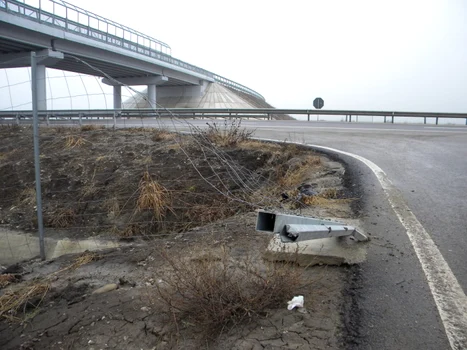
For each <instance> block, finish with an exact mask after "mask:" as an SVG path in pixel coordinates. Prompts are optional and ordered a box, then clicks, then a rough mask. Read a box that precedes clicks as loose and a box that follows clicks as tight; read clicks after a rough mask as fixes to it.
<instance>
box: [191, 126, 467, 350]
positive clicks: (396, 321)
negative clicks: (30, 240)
mask: <svg viewBox="0 0 467 350" xmlns="http://www.w3.org/2000/svg"><path fill="white" fill-rule="evenodd" d="M194 123H195V124H199V125H203V124H205V123H206V122H205V121H194ZM242 125H243V126H245V127H248V128H254V129H256V133H255V135H256V136H257V137H264V138H271V139H277V140H288V141H294V142H302V143H307V144H314V145H321V146H327V147H332V148H335V149H339V150H342V151H346V152H350V153H354V154H357V155H360V156H363V157H365V158H367V159H368V160H370V161H372V162H374V163H375V164H376V165H378V166H379V167H380V168H382V169H383V170H384V171H385V172H386V174H387V176H388V177H389V179H390V180H391V181H392V183H393V184H394V185H395V186H396V188H398V189H399V190H400V192H401V193H402V198H401V200H402V201H405V203H406V204H407V205H408V207H409V208H410V209H409V210H410V211H411V212H412V213H413V214H414V215H415V216H416V218H417V219H418V221H419V222H420V223H421V225H422V226H423V228H424V229H425V230H426V232H427V233H428V234H429V236H431V238H432V240H433V241H434V243H435V245H436V246H437V247H438V249H439V252H440V253H441V255H442V257H444V259H445V260H446V262H447V264H448V266H449V268H450V270H452V272H453V274H454V276H455V277H456V278H457V281H458V282H459V284H460V286H461V293H462V294H464V295H463V297H464V299H465V291H467V255H466V252H467V198H466V196H467V181H466V180H467V127H464V126H423V125H405V124H398V125H397V124H396V125H391V124H363V123H359V124H346V123H329V122H311V123H310V122H300V121H294V122H290V121H244V122H243V123H242ZM337 157H338V158H340V159H341V160H343V161H344V162H346V163H347V164H348V165H349V167H348V170H349V171H350V173H351V174H350V182H351V183H350V185H351V186H354V187H355V189H356V191H357V192H358V191H359V192H360V193H361V195H362V198H363V201H362V202H363V204H362V208H361V215H362V219H363V222H364V229H365V230H366V232H367V233H369V234H370V236H371V237H372V241H371V247H370V249H369V254H368V260H367V262H365V263H364V264H362V265H361V266H359V267H355V268H353V269H352V271H351V276H350V280H349V290H348V291H347V293H346V296H345V300H346V303H347V304H348V305H347V319H346V325H347V328H348V334H347V341H348V343H349V347H350V348H354V349H436V350H439V349H451V348H454V349H467V342H463V341H465V338H463V339H462V341H461V343H459V342H458V343H457V344H453V343H452V342H451V344H450V342H449V340H448V337H447V336H446V329H445V327H446V323H445V322H443V320H442V319H441V317H440V313H439V312H438V309H437V304H436V303H435V299H434V298H433V292H432V290H431V289H430V286H429V284H428V283H427V277H426V274H425V273H424V271H423V269H422V264H421V263H420V260H419V257H418V256H417V254H415V251H414V248H413V247H412V244H411V241H410V240H409V237H408V235H407V233H406V231H407V230H406V228H405V227H404V226H403V224H402V223H401V221H400V220H399V218H398V217H397V216H396V215H395V213H394V210H393V208H392V207H391V205H390V203H389V202H388V198H387V196H386V195H385V193H384V192H383V190H382V188H381V184H380V183H379V182H378V180H377V179H376V177H375V175H374V174H373V172H372V171H371V170H370V169H369V168H368V167H367V166H366V165H364V164H363V163H361V162H360V161H357V160H355V159H353V158H351V157H348V156H342V155H341V156H337ZM428 263H429V264H430V263H431V264H432V265H436V264H437V260H436V259H433V261H429V257H428ZM433 268H436V266H433ZM462 290H463V291H462ZM464 316H466V315H464ZM445 317H447V318H449V317H450V315H449V312H448V313H447V314H445ZM461 338H462V335H461ZM451 340H452V339H451Z"/></svg>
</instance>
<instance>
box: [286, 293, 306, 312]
mask: <svg viewBox="0 0 467 350" xmlns="http://www.w3.org/2000/svg"><path fill="white" fill-rule="evenodd" d="M304 302H305V299H304V298H303V295H298V296H296V297H293V298H292V300H290V301H288V302H287V304H289V305H288V306H287V310H293V309H295V308H296V307H299V308H302V307H303V304H304Z"/></svg>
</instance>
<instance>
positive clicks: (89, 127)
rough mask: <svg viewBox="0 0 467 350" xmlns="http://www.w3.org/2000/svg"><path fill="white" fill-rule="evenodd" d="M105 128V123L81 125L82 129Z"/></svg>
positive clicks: (94, 129)
mask: <svg viewBox="0 0 467 350" xmlns="http://www.w3.org/2000/svg"><path fill="white" fill-rule="evenodd" d="M103 129H105V125H96V124H88V125H83V126H82V127H81V131H96V130H103Z"/></svg>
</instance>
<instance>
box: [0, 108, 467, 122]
mask: <svg viewBox="0 0 467 350" xmlns="http://www.w3.org/2000/svg"><path fill="white" fill-rule="evenodd" d="M277 114H289V115H307V116H308V120H310V118H309V117H310V115H340V116H346V121H349V122H352V116H379V117H384V118H385V119H384V122H386V118H391V123H394V118H396V117H403V118H404V117H407V118H410V117H419V118H424V123H425V124H426V121H427V118H435V120H436V125H437V124H438V121H439V119H440V118H441V119H443V118H454V119H465V120H466V125H467V113H438V112H398V111H358V110H316V109H274V108H255V109H238V108H207V109H202V108H171V109H167V108H155V109H151V108H140V109H94V110H89V109H87V110H49V111H39V113H38V115H39V117H40V118H42V119H47V118H65V119H66V118H71V119H73V118H78V119H79V118H83V117H84V118H88V119H93V118H101V117H105V118H114V116H119V117H127V118H159V117H162V118H164V117H172V116H176V117H179V118H222V117H224V118H258V119H271V118H272V116H273V115H277ZM23 118H27V119H30V118H32V111H30V110H22V111H19V110H18V111H0V121H2V120H3V121H4V120H12V119H16V120H20V119H23Z"/></svg>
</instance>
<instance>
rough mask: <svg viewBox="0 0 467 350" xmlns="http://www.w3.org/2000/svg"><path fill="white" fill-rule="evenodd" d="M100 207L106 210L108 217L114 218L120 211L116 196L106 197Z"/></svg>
mask: <svg viewBox="0 0 467 350" xmlns="http://www.w3.org/2000/svg"><path fill="white" fill-rule="evenodd" d="M102 207H103V208H104V210H106V211H107V216H108V217H109V218H115V217H117V216H118V215H119V213H120V204H119V202H118V198H117V197H112V198H108V199H106V200H105V201H104V203H103V204H102Z"/></svg>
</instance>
